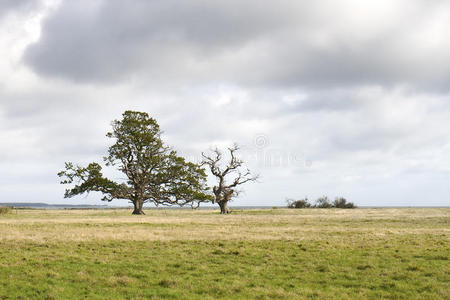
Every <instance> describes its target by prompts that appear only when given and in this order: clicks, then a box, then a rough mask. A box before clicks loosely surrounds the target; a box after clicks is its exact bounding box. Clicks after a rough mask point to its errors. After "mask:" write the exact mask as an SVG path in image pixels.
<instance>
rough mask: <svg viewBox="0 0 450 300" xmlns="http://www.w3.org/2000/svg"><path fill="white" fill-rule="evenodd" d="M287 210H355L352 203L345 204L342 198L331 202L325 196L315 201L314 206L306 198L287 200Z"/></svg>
mask: <svg viewBox="0 0 450 300" xmlns="http://www.w3.org/2000/svg"><path fill="white" fill-rule="evenodd" d="M287 203H288V205H287V207H288V208H355V207H356V205H354V204H353V203H352V202H347V200H346V199H345V198H343V197H337V198H336V199H335V200H334V201H333V202H331V201H330V200H329V199H328V197H327V196H323V197H320V198H319V199H317V200H316V202H315V204H314V205H312V204H311V203H309V201H308V198H304V199H300V200H294V199H287Z"/></svg>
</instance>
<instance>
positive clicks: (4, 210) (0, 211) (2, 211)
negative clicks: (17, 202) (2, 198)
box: [0, 206, 12, 215]
mask: <svg viewBox="0 0 450 300" xmlns="http://www.w3.org/2000/svg"><path fill="white" fill-rule="evenodd" d="M10 212H12V207H10V206H0V215H6V214H9V213H10Z"/></svg>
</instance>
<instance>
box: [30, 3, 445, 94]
mask: <svg viewBox="0 0 450 300" xmlns="http://www.w3.org/2000/svg"><path fill="white" fill-rule="evenodd" d="M382 2H383V1H382ZM345 5H349V8H348V9H344V8H345ZM449 9H450V3H448V2H445V1H438V2H436V3H435V4H434V5H429V2H427V1H422V0H415V1H399V2H396V3H390V2H389V3H388V2H386V3H385V2H383V3H381V2H379V3H378V4H377V2H376V1H362V2H361V3H358V2H357V1H350V0H348V1H344V3H339V4H338V3H336V2H333V1H315V2H314V3H312V2H304V1H298V2H294V1H277V3H274V2H272V1H245V2H242V1H214V2H211V1H200V0H198V1H174V0H173V1H172V0H169V1H133V2H131V3H130V2H124V1H64V2H63V3H62V4H61V5H60V7H59V9H58V10H56V11H55V12H54V13H53V14H51V15H50V16H49V17H48V19H47V20H45V22H44V25H43V30H42V36H41V38H40V40H39V41H38V42H36V43H35V44H33V45H31V46H30V47H29V48H28V49H27V51H26V53H25V61H26V62H27V63H28V64H29V66H31V67H32V68H33V69H34V70H35V71H36V72H37V73H38V74H42V75H45V76H51V77H61V78H66V79H69V80H74V81H79V82H91V81H96V82H116V81H120V80H127V79H128V80H129V79H130V78H133V77H136V76H139V77H140V78H143V77H147V78H148V80H149V81H152V80H153V81H158V80H161V81H169V80H173V81H177V80H181V81H184V82H192V81H194V82H199V81H200V82H204V81H205V79H206V80H210V81H216V82H228V83H231V84H237V85H246V86H249V85H252V86H274V87H289V86H290V87H306V88H320V89H323V88H329V87H339V86H343V85H350V86H355V85H361V84H366V85H375V84H378V85H383V86H392V87H393V86H395V85H398V84H406V85H412V86H416V87H422V88H426V89H437V88H439V89H442V90H447V88H448V86H449V85H448V84H449V80H450V63H448V62H449V61H450V55H449V54H448V51H446V49H448V47H450V33H449V31H448V30H446V28H448V26H450V21H449V20H448V18H447V17H446V15H445V13H443V11H448V10H449Z"/></svg>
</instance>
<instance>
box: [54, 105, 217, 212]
mask: <svg viewBox="0 0 450 300" xmlns="http://www.w3.org/2000/svg"><path fill="white" fill-rule="evenodd" d="M122 117H123V118H122V120H115V121H113V122H112V127H113V130H112V131H111V132H108V133H107V134H106V136H107V137H109V138H112V139H114V140H115V143H114V144H113V145H112V146H110V147H109V149H108V156H106V157H105V158H104V161H105V162H106V166H115V167H116V168H117V169H118V170H119V171H121V172H123V173H124V174H125V175H126V178H127V179H126V180H125V181H124V182H114V181H112V180H110V179H108V178H106V177H104V176H103V174H102V167H101V166H100V165H99V164H98V163H95V162H94V163H90V164H89V165H88V166H87V167H81V166H75V165H74V164H73V163H70V162H69V163H66V166H65V170H64V171H61V172H60V173H58V175H59V176H60V177H62V178H63V180H62V181H61V183H62V184H74V186H73V187H72V188H71V189H67V190H66V192H65V197H66V198H69V197H73V196H76V195H80V194H83V193H89V192H100V193H102V194H103V200H105V201H111V200H113V199H127V200H130V201H131V202H132V203H133V204H134V205H135V211H134V212H133V213H138V214H140V213H142V206H143V203H145V202H152V203H154V204H156V205H159V204H163V205H171V204H179V205H185V204H188V203H189V204H191V205H193V206H194V205H197V206H198V205H199V204H200V202H203V201H210V200H211V199H212V196H211V195H210V193H209V192H208V187H207V186H206V176H207V175H206V173H205V171H204V169H203V168H202V167H201V166H199V165H197V164H194V163H191V162H186V161H185V159H184V158H183V157H180V156H178V155H177V153H176V152H175V151H174V150H172V149H171V148H170V147H168V146H166V145H164V143H163V141H162V139H161V130H160V128H159V125H158V124H157V122H156V121H155V119H153V118H151V117H149V115H148V114H147V113H144V112H135V111H125V112H124V113H123V115H122Z"/></svg>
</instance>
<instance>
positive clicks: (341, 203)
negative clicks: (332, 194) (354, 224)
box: [333, 197, 356, 208]
mask: <svg viewBox="0 0 450 300" xmlns="http://www.w3.org/2000/svg"><path fill="white" fill-rule="evenodd" d="M333 207H336V208H355V207H356V206H355V205H354V204H353V203H352V202H347V200H346V199H345V198H343V197H338V198H336V199H334V202H333Z"/></svg>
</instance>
